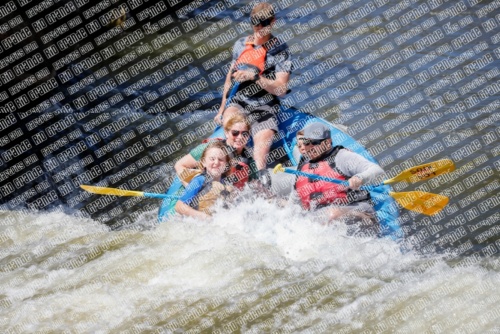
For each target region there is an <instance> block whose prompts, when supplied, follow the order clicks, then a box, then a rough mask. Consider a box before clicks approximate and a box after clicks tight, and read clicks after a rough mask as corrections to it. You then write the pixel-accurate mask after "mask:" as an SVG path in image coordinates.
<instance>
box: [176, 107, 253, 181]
mask: <svg viewBox="0 0 500 334" xmlns="http://www.w3.org/2000/svg"><path fill="white" fill-rule="evenodd" d="M224 134H225V136H226V138H225V139H223V138H210V139H207V140H204V141H203V143H202V144H200V145H198V146H197V147H195V148H194V149H192V150H191V152H189V154H186V155H185V156H184V157H182V158H181V159H180V160H179V161H177V163H176V164H175V166H174V168H175V171H176V172H177V175H178V176H179V178H180V179H181V182H182V184H183V185H184V187H185V186H187V184H188V180H189V179H190V177H191V176H192V174H193V173H196V172H197V170H196V169H195V168H197V166H198V162H199V161H200V159H201V155H202V153H203V151H204V150H205V148H206V147H207V146H208V144H209V143H210V142H213V141H222V142H223V143H224V144H225V145H226V146H227V151H228V152H227V153H228V155H229V158H230V170H229V173H228V176H227V179H228V181H229V182H231V183H232V184H233V185H234V186H235V187H237V188H239V189H241V188H243V186H244V185H245V184H246V183H247V182H248V181H249V180H251V179H253V178H255V174H256V170H257V168H256V166H255V162H254V161H253V159H252V156H251V154H250V152H248V150H247V149H246V144H247V142H248V140H249V139H250V125H249V122H248V120H247V118H246V117H245V116H242V115H234V116H233V117H231V118H230V119H229V120H228V121H227V123H226V124H225V127H224Z"/></svg>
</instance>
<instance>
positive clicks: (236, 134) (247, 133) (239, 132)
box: [231, 130, 250, 137]
mask: <svg viewBox="0 0 500 334" xmlns="http://www.w3.org/2000/svg"><path fill="white" fill-rule="evenodd" d="M240 134H241V135H242V136H243V137H248V136H249V135H250V132H248V131H238V130H231V135H233V137H238V136H239V135H240Z"/></svg>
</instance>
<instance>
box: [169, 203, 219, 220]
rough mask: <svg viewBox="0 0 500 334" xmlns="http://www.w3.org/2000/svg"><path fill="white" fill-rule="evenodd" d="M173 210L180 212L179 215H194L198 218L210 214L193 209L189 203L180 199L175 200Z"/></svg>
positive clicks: (207, 216)
mask: <svg viewBox="0 0 500 334" xmlns="http://www.w3.org/2000/svg"><path fill="white" fill-rule="evenodd" d="M175 211H176V212H177V213H180V214H181V215H184V216H189V217H194V218H198V219H208V218H210V216H209V215H207V214H206V213H205V212H203V211H198V210H196V209H193V208H192V207H190V206H189V205H187V204H186V203H184V202H182V201H177V203H176V204H175Z"/></svg>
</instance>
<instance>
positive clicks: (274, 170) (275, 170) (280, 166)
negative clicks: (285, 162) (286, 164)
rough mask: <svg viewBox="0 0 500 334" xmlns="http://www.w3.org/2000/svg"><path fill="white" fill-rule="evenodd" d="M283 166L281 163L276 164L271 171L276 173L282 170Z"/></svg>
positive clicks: (283, 169)
mask: <svg viewBox="0 0 500 334" xmlns="http://www.w3.org/2000/svg"><path fill="white" fill-rule="evenodd" d="M284 171H285V168H283V166H282V165H281V164H277V165H276V167H274V169H273V173H274V174H277V173H278V172H284Z"/></svg>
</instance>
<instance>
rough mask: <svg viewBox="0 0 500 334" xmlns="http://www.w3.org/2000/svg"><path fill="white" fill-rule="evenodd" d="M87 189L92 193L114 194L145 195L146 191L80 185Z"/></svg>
mask: <svg viewBox="0 0 500 334" xmlns="http://www.w3.org/2000/svg"><path fill="white" fill-rule="evenodd" d="M80 188H82V189H83V190H85V191H88V192H90V193H94V194H99V195H114V196H144V192H142V191H133V190H123V189H116V188H105V187H95V186H86V185H83V184H82V185H80Z"/></svg>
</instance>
